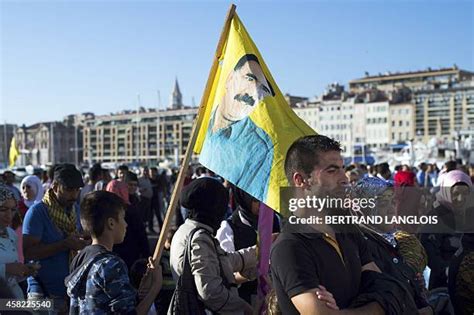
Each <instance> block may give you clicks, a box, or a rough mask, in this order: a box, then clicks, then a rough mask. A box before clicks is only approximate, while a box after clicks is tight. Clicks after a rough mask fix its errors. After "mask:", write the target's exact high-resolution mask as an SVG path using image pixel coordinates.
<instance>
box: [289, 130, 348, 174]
mask: <svg viewBox="0 0 474 315" xmlns="http://www.w3.org/2000/svg"><path fill="white" fill-rule="evenodd" d="M341 150H342V149H341V144H340V143H339V142H337V141H336V140H334V139H331V138H328V137H326V136H323V135H313V136H305V137H302V138H299V139H297V140H296V141H295V142H293V144H292V145H291V146H290V148H289V149H288V152H287V153H286V158H285V174H286V178H287V179H288V181H289V182H290V183H291V182H292V178H293V173H295V172H303V173H304V174H310V173H311V172H312V171H313V170H314V167H315V166H316V165H318V164H319V154H320V153H323V152H330V151H337V152H341Z"/></svg>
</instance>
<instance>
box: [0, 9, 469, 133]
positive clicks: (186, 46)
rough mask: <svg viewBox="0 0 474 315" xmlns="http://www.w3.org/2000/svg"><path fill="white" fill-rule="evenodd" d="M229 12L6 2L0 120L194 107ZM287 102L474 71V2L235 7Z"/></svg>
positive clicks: (0, 26)
mask: <svg viewBox="0 0 474 315" xmlns="http://www.w3.org/2000/svg"><path fill="white" fill-rule="evenodd" d="M229 4H230V2H225V1H213V2H194V1H193V2H189V1H188V2H184V1H181V2H159V1H141V2H137V1H107V0H102V1H73V2H71V1H69V2H64V1H29V2H27V1H5V0H0V10H1V17H0V34H1V47H0V49H1V55H0V74H1V75H0V86H1V95H0V96H1V97H0V102H1V106H0V120H1V123H3V122H4V121H7V122H9V123H17V124H23V123H24V124H26V125H29V124H32V123H35V122H40V121H51V120H61V119H62V118H63V117H64V116H65V115H67V114H72V113H81V112H86V111H91V112H94V113H96V114H107V113H110V112H116V111H119V110H123V109H134V108H136V107H137V103H138V101H137V95H138V94H139V95H140V99H141V105H142V106H145V107H157V106H158V96H157V95H158V92H157V91H158V90H159V91H160V95H161V103H162V107H165V106H167V104H168V102H169V94H170V93H171V89H172V87H173V83H174V79H175V77H176V76H177V77H178V80H179V83H180V86H181V91H182V93H183V98H184V102H185V104H189V105H191V104H192V97H194V98H195V103H196V104H199V100H200V98H201V95H202V91H203V88H204V85H205V83H206V80H207V75H208V73H209V68H210V66H211V61H212V56H213V53H214V51H215V47H216V44H217V40H218V37H219V34H220V31H221V28H222V25H223V22H224V17H225V14H226V11H227V9H228V6H229ZM236 4H237V13H238V14H239V16H240V18H241V19H242V21H243V23H244V24H245V26H246V28H247V30H248V31H249V33H250V35H251V36H252V38H253V40H254V41H255V43H256V44H257V47H259V49H260V52H261V54H262V56H263V58H264V59H265V61H266V63H267V65H268V67H269V69H270V71H271V72H272V74H273V77H274V78H275V80H276V82H277V83H278V85H279V87H280V89H281V90H282V91H283V92H284V93H285V92H288V93H291V94H295V95H302V96H309V97H312V96H314V95H319V94H321V92H322V91H323V90H324V88H325V86H326V85H327V84H329V83H331V82H335V81H338V82H341V83H344V84H347V82H348V81H349V80H351V79H355V78H358V77H362V76H364V72H365V71H368V72H369V73H371V74H376V73H379V72H385V71H411V70H420V69H425V68H427V67H432V68H437V67H449V66H452V65H453V64H454V63H456V64H457V65H458V66H459V67H460V68H463V69H467V70H471V71H474V38H473V37H474V36H473V32H474V25H473V24H474V2H472V1H443V2H441V1H375V0H372V1H313V2H310V1H307V2H295V1H291V2H290V1H278V2H269V1H262V2H255V1H242V2H237V3H236Z"/></svg>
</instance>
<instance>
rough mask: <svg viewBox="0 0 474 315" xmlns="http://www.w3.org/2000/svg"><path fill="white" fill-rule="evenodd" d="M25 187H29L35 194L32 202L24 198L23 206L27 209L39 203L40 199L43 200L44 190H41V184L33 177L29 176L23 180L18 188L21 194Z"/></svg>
mask: <svg viewBox="0 0 474 315" xmlns="http://www.w3.org/2000/svg"><path fill="white" fill-rule="evenodd" d="M26 185H29V186H30V187H31V188H32V189H33V191H34V193H35V197H34V199H33V200H27V199H26V198H25V205H26V206H27V207H28V208H29V207H31V206H32V205H34V204H35V203H37V202H40V201H41V199H43V195H44V189H43V184H42V183H41V181H40V179H39V178H38V177H37V176H35V175H29V176H26V177H25V178H23V180H22V181H21V184H20V188H21V191H22V192H23V187H24V186H26Z"/></svg>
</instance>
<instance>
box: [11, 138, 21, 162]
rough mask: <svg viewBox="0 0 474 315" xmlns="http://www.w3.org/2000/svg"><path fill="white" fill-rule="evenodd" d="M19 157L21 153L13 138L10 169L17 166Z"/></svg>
mask: <svg viewBox="0 0 474 315" xmlns="http://www.w3.org/2000/svg"><path fill="white" fill-rule="evenodd" d="M19 156H20V152H19V151H18V148H17V147H16V141H15V137H13V138H12V142H11V143H10V154H9V160H10V161H9V164H10V165H9V166H10V167H13V166H15V162H16V160H17V159H18V157H19Z"/></svg>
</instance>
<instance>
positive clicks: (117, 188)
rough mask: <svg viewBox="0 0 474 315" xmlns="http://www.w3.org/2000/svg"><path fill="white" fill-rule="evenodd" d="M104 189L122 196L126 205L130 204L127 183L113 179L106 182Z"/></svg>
mask: <svg viewBox="0 0 474 315" xmlns="http://www.w3.org/2000/svg"><path fill="white" fill-rule="evenodd" d="M105 190H106V191H108V192H111V193H114V194H116V195H117V196H119V197H120V198H122V200H123V201H124V202H125V203H126V204H127V205H129V204H130V201H129V200H128V185H127V184H126V183H124V182H120V181H118V180H116V179H113V180H111V181H110V182H109V183H108V184H107V187H106V188H105Z"/></svg>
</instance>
